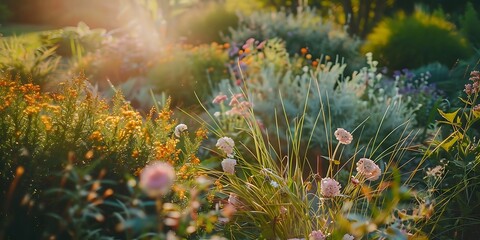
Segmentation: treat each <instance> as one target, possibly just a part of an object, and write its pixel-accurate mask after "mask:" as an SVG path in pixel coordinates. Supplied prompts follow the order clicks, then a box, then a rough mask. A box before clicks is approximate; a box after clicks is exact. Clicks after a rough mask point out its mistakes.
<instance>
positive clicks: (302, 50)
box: [300, 48, 308, 55]
mask: <svg viewBox="0 0 480 240" xmlns="http://www.w3.org/2000/svg"><path fill="white" fill-rule="evenodd" d="M300 52H301V53H302V55H305V54H307V52H308V49H307V48H302V49H300Z"/></svg>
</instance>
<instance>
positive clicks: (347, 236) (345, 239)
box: [342, 233, 355, 240]
mask: <svg viewBox="0 0 480 240" xmlns="http://www.w3.org/2000/svg"><path fill="white" fill-rule="evenodd" d="M354 239H355V238H354V237H353V236H352V235H350V234H348V233H346V234H345V235H343V237H342V240H354Z"/></svg>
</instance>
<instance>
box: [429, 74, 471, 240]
mask: <svg viewBox="0 0 480 240" xmlns="http://www.w3.org/2000/svg"><path fill="white" fill-rule="evenodd" d="M470 80H471V81H472V83H470V84H468V85H466V86H465V92H466V94H467V96H463V97H462V102H463V103H464V106H463V107H462V108H458V109H456V110H450V111H448V112H444V111H441V110H439V113H440V115H441V120H439V121H438V124H439V125H440V126H442V127H444V128H443V129H442V130H443V131H439V132H438V134H437V135H436V136H435V138H433V139H432V145H431V146H430V147H429V148H428V149H427V151H426V154H425V158H426V160H427V162H428V163H429V165H428V168H427V169H426V172H425V173H426V174H425V175H426V176H425V182H426V183H427V187H428V189H429V191H430V194H431V198H432V199H433V201H432V202H431V204H433V205H434V208H435V213H434V214H433V216H432V218H431V219H430V220H429V221H427V227H426V230H427V231H430V233H431V236H432V237H433V238H438V239H451V238H456V237H458V238H462V239H475V238H476V237H477V236H478V234H479V233H480V231H479V229H478V228H477V227H476V226H478V225H479V224H480V218H479V216H480V207H479V205H478V202H479V201H480V194H479V193H478V188H479V186H480V177H479V176H480V175H479V174H478V172H479V163H480V157H479V156H480V147H479V145H478V140H476V139H478V137H479V136H480V134H479V128H478V120H479V119H480V103H479V101H478V94H479V91H480V88H479V87H478V84H479V81H480V74H479V73H478V72H477V71H473V72H472V73H471V76H470Z"/></svg>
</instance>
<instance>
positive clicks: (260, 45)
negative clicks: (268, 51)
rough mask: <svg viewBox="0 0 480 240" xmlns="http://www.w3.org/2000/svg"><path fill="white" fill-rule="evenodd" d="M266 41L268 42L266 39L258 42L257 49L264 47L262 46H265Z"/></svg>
mask: <svg viewBox="0 0 480 240" xmlns="http://www.w3.org/2000/svg"><path fill="white" fill-rule="evenodd" d="M266 43H267V41H266V40H265V41H262V42H261V43H259V44H258V46H257V49H262V48H264V47H265V44H266Z"/></svg>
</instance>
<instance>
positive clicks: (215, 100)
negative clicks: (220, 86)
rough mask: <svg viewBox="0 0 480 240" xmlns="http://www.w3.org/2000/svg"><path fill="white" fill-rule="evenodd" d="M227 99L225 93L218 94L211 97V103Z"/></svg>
mask: <svg viewBox="0 0 480 240" xmlns="http://www.w3.org/2000/svg"><path fill="white" fill-rule="evenodd" d="M227 99H228V97H227V95H225V94H219V95H217V96H216V97H215V98H214V99H213V101H212V103H215V104H219V103H222V102H223V101H225V100H227Z"/></svg>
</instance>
